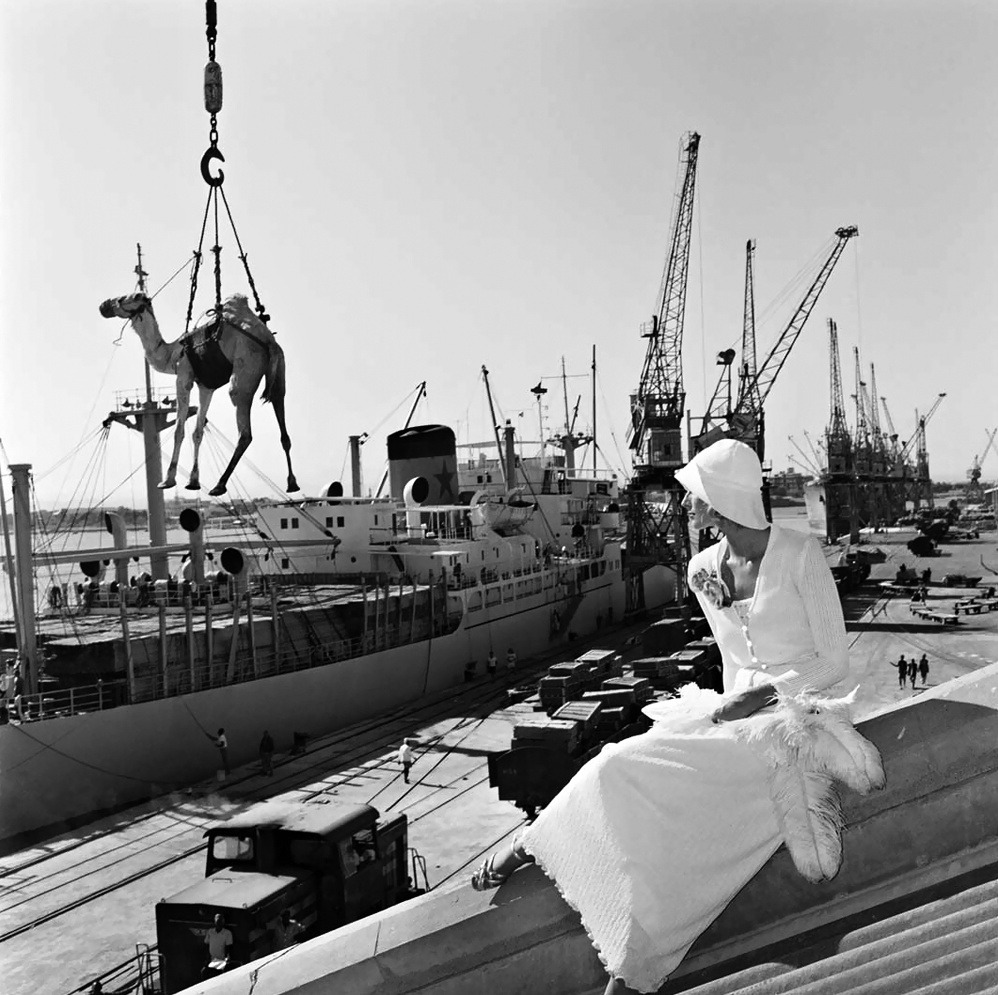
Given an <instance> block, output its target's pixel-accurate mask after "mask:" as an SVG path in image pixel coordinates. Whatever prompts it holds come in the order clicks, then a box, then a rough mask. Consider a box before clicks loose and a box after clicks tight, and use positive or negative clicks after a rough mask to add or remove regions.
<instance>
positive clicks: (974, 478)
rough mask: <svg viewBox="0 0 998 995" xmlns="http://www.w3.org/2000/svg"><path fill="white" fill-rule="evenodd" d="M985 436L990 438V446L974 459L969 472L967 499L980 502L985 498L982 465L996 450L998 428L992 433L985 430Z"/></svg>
mask: <svg viewBox="0 0 998 995" xmlns="http://www.w3.org/2000/svg"><path fill="white" fill-rule="evenodd" d="M984 432H985V434H986V435H987V437H988V444H987V445H986V446H985V447H984V452H983V454H982V455H980V456H975V457H974V462H973V463H971V465H970V469H969V470H968V471H967V480H968V481H969V482H968V484H967V498H968V500H971V501H980V500H981V499H982V498H983V497H984V490H983V488H982V487H981V472H982V471H981V464H982V463H983V462H984V461H985V460H986V459H987V458H988V453H989V452H991V450H992V449H993V448H994V444H995V436H996V435H998V428H995V429H992V430H991V431H990V432H989V431H988V430H987V429H985V430H984Z"/></svg>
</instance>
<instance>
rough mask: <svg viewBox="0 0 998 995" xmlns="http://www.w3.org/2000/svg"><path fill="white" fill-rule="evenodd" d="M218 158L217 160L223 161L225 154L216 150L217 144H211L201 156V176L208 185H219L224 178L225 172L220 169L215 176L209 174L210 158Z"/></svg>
mask: <svg viewBox="0 0 998 995" xmlns="http://www.w3.org/2000/svg"><path fill="white" fill-rule="evenodd" d="M212 159H218V161H219V162H225V156H224V155H222V153H221V152H219V150H218V146H216V145H212V146H211V148H209V149H208V151H207V152H205V154H204V155H203V156H201V176H202V178H203V179H204V181H205V183H207V184H208V186H210V187H220V186H221V185H222V182H223V181H224V180H225V173H223V172H222V170H219V171H218V175H217V176H212V175H211V160H212Z"/></svg>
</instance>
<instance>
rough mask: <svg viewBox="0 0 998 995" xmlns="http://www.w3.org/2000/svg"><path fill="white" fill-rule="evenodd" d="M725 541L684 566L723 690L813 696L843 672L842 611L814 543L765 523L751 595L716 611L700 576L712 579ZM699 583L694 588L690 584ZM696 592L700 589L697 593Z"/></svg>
mask: <svg viewBox="0 0 998 995" xmlns="http://www.w3.org/2000/svg"><path fill="white" fill-rule="evenodd" d="M726 547H727V539H721V541H720V542H719V543H716V544H715V545H713V546H710V547H708V548H707V549H704V550H701V551H700V552H699V553H697V554H696V556H694V557H693V558H692V559H691V560H690V564H689V571H688V579H689V581H690V587H691V589H692V590H693V592H694V593H695V594H696V596H697V600H698V601H699V602H700V605H701V607H702V609H703V612H704V614H705V616H706V617H707V620H708V622H709V623H710V627H711V630H712V631H713V633H714V636H715V638H716V639H717V642H718V645H719V647H720V650H721V658H722V661H723V665H724V690H725V691H726V692H732V691H735V692H737V691H744V690H746V689H747V688H750V687H755V686H757V685H759V684H766V683H768V684H773V685H775V686H776V688H777V689H778V690H779V691H780V692H781V693H782V694H787V695H793V694H796V693H798V692H800V691H818V690H823V689H825V688H829V687H831V686H832V685H833V684H836V683H838V682H839V681H841V680H843V679H844V678H845V677H846V676H847V675H848V673H849V650H848V643H847V640H846V631H845V623H844V621H843V618H842V606H841V604H840V602H839V597H838V592H837V591H836V589H835V581H834V580H833V579H832V574H831V571H830V570H829V568H828V565H827V564H826V562H825V558H824V556H823V555H822V552H821V548H820V547H819V546H818V543H817V541H816V540H814V539H813V538H812V537H811V536H809V535H806V534H805V533H803V532H796V531H794V530H792V529H784V528H780V527H779V526H776V525H774V526H772V528H771V531H770V536H769V545H768V546H767V547H766V552H765V554H764V556H763V558H762V561H761V563H760V565H759V575H758V579H757V580H756V586H755V594H754V596H753V597H752V598H751V599H750V601H749V602H748V603H747V605H746V604H745V603H741V604H740V605H739V607H740V608H741V609H742V611H741V615H740V614H739V610H738V607H734V606H724V607H717V606H716V605H715V603H714V600H716V599H711V598H710V596H709V595H710V591H711V589H713V588H714V585H713V584H710V583H708V584H707V589H706V590H704V585H703V583H702V582H703V579H704V577H705V576H706V577H708V578H710V577H712V578H715V579H716V578H719V577H720V573H721V571H720V565H721V557H722V555H723V553H724V551H725V549H726ZM698 579H699V581H700V583H699V584H698V583H697V580H698ZM698 587H699V589H698Z"/></svg>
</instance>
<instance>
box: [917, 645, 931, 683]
mask: <svg viewBox="0 0 998 995" xmlns="http://www.w3.org/2000/svg"><path fill="white" fill-rule="evenodd" d="M918 672H919V673H920V674H921V675H922V685H923V686H924V685H925V682H926V681H927V680H928V679H929V658H928V657H927V656H926V655H925V654H924V653H923V654H922V659H921V660H919V661H918Z"/></svg>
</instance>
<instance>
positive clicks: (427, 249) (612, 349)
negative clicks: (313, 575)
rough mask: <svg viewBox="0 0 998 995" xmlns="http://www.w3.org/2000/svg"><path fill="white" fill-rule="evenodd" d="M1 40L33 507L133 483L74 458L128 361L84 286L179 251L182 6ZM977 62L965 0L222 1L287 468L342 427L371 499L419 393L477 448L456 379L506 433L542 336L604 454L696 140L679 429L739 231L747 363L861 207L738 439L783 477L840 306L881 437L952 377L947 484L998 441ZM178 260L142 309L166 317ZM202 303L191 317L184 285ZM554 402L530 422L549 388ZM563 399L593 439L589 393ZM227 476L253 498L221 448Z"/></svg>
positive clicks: (310, 486) (807, 425)
mask: <svg viewBox="0 0 998 995" xmlns="http://www.w3.org/2000/svg"><path fill="white" fill-rule="evenodd" d="M0 39H2V42H0V44H2V50H0V78H2V83H3V86H2V104H0V115H2V117H0V126H2V135H3V141H2V150H3V151H2V153H0V232H2V235H0V245H2V259H0V309H2V313H0V335H2V343H0V345H2V353H0V355H2V368H3V379H2V383H0V441H2V443H3V451H2V452H0V457H2V462H3V464H4V466H5V465H6V462H7V461H10V462H30V463H32V464H34V468H35V481H36V488H37V493H38V496H39V498H40V499H41V500H42V501H43V502H45V503H66V502H68V501H70V500H81V499H82V498H83V496H84V494H86V495H87V497H88V499H93V497H94V496H95V495H97V494H107V495H108V496H109V501H110V503H112V504H131V503H141V502H142V499H143V498H142V487H143V484H142V476H141V474H138V475H136V476H134V477H132V478H131V479H130V480H127V481H126V478H128V475H129V474H130V473H131V472H132V469H133V468H134V467H135V465H136V464H137V460H138V459H139V456H140V453H141V447H140V444H139V439H138V438H137V436H136V435H135V433H130V432H127V431H125V430H123V429H121V428H115V429H114V430H113V431H112V433H111V437H110V440H109V441H108V444H107V447H106V450H105V449H98V448H97V446H96V444H95V435H96V432H97V430H98V429H99V426H100V422H101V420H102V419H103V418H104V416H105V415H106V414H107V412H108V411H109V410H110V409H111V408H112V407H113V406H114V403H115V400H114V398H115V391H118V390H128V389H133V388H138V387H140V386H141V384H142V354H141V347H140V344H139V341H138V339H137V337H136V336H135V335H134V334H133V333H132V332H131V330H130V329H127V328H125V330H124V334H123V336H122V338H121V341H120V343H116V339H117V338H118V336H119V333H120V332H121V331H122V324H123V323H122V322H120V321H117V320H114V321H111V320H104V319H103V318H101V317H100V315H99V314H98V311H97V306H98V304H99V303H100V301H101V300H103V299H104V298H106V297H110V296H117V295H121V294H124V293H128V292H130V291H131V290H132V289H134V281H135V277H134V274H133V272H132V270H133V267H134V266H135V245H136V243H137V242H141V243H142V247H143V250H144V253H145V264H146V269H147V270H148V272H149V274H150V286H151V287H152V288H154V289H155V288H158V287H159V286H160V285H161V284H163V283H164V282H165V281H166V280H167V279H168V278H169V277H170V276H171V274H173V273H174V271H175V270H177V269H178V268H179V267H181V266H182V265H183V264H184V262H185V260H186V259H188V258H189V256H190V255H191V253H192V251H193V249H194V248H195V246H196V244H197V241H198V235H199V231H200V225H201V217H202V212H203V210H204V205H205V199H206V195H207V187H206V186H205V185H204V183H203V181H202V179H201V176H200V172H199V168H198V164H199V160H200V157H201V154H202V152H203V151H204V149H205V148H206V146H207V133H208V115H207V114H206V112H205V111H204V108H203V104H202V94H201V86H202V69H203V64H204V62H205V61H206V57H207V56H206V43H205V38H204V4H203V3H202V2H200V0H3V3H0ZM996 49H998V8H996V6H995V4H994V3H993V2H992V0H977V2H967V0H910V2H901V0H863V2H849V0H833V2H819V0H792V2H791V0H784V2H767V0H738V2H736V0H726V2H721V0H689V2H672V0H574V2H570V0H502V2H499V0H434V2H431V0H280V2H275V0H239V2H234V0H219V37H218V49H217V58H218V61H219V62H220V63H221V65H222V70H223V73H224V82H225V105H224V108H223V110H222V112H221V114H220V116H219V130H220V142H219V144H220V148H221V149H222V151H223V153H224V155H225V158H226V161H225V164H224V167H223V168H224V170H225V174H226V180H225V191H226V194H227V196H228V199H229V204H230V206H231V208H232V210H233V213H234V216H235V220H236V223H237V227H238V230H239V235H240V238H241V239H242V243H243V246H244V248H245V249H246V251H247V252H248V254H249V260H250V264H251V267H252V270H253V275H254V278H255V280H256V284H257V287H258V289H259V291H260V293H261V296H262V298H263V301H264V303H265V304H266V306H267V308H268V310H269V312H270V314H271V315H272V322H271V327H272V328H273V329H274V330H275V331H276V332H277V334H278V340H279V341H280V342H281V344H282V346H283V348H284V350H285V352H286V354H287V363H288V427H289V430H290V433H291V437H292V440H293V442H294V450H293V457H294V460H295V464H296V465H295V469H296V471H297V473H298V478H299V481H300V482H301V484H302V486H303V489H304V490H305V491H306V492H308V493H316V492H318V491H320V490H321V489H323V488H325V487H326V485H327V484H328V483H329V482H330V481H331V480H334V479H340V478H343V479H348V477H349V469H348V468H345V456H346V446H347V437H348V436H349V435H350V434H359V433H362V432H368V433H370V440H369V442H368V443H367V445H366V446H365V448H364V456H365V465H364V470H365V483H366V484H367V485H369V486H376V485H377V482H378V480H379V478H380V476H381V471H382V467H383V465H384V439H385V435H386V434H387V432H389V431H391V430H394V429H395V428H397V427H400V425H401V423H402V421H403V420H404V418H405V415H406V413H407V400H406V398H407V395H410V394H411V392H412V391H413V389H414V387H415V385H416V384H417V383H418V382H419V381H420V380H424V379H425V380H427V381H428V391H429V398H428V401H427V402H425V403H424V404H423V405H422V406H421V408H420V409H419V412H418V413H417V421H420V422H430V421H441V422H447V423H450V424H452V425H454V426H455V428H456V429H457V430H458V434H459V441H468V440H474V439H479V438H483V437H485V435H484V433H487V431H488V426H489V424H490V421H489V416H488V413H487V408H486V402H485V394H484V390H483V387H482V382H481V375H480V369H481V367H482V365H483V364H484V365H486V366H487V367H488V368H489V370H490V373H491V381H492V385H493V388H494V391H495V395H496V398H497V400H498V402H499V404H500V406H501V410H502V412H503V415H504V416H506V417H510V418H512V419H513V420H514V422H515V423H517V424H519V425H520V426H521V428H522V431H523V435H524V436H525V437H526V438H527V439H536V438H537V433H538V428H537V412H536V408H535V407H533V406H532V396H531V394H530V393H529V388H530V387H531V386H533V385H534V384H536V383H537V382H538V379H539V378H542V377H554V376H556V375H557V374H558V373H559V372H560V369H561V358H562V357H563V356H564V357H565V362H566V366H567V369H568V372H569V373H570V374H573V375H584V374H587V373H588V370H589V365H590V356H591V350H592V347H593V345H595V346H596V349H597V361H598V364H599V401H598V406H597V429H598V433H599V439H600V443H601V447H602V449H603V450H604V452H605V453H606V455H607V457H608V458H609V460H610V461H611V463H612V464H614V465H616V466H623V465H626V464H627V463H628V456H627V449H626V442H625V430H626V425H627V419H628V394H629V392H630V391H631V390H632V389H633V388H634V387H635V386H636V382H637V379H638V376H639V373H640V370H641V363H642V359H643V355H644V342H643V341H642V339H641V338H640V336H639V332H638V327H639V325H640V323H641V322H643V321H646V320H648V318H649V316H650V315H651V313H652V311H653V309H654V308H655V306H656V295H657V292H658V288H659V284H660V281H661V275H662V269H663V265H664V261H665V258H666V253H667V250H668V243H669V238H670V230H669V226H670V219H671V214H672V206H673V201H674V196H675V193H676V184H677V164H678V158H679V150H680V143H681V140H682V137H683V135H684V133H686V132H688V131H690V130H696V131H698V132H699V133H700V134H701V135H702V141H701V144H700V162H699V172H698V183H697V203H696V210H695V218H694V233H693V245H692V253H691V265H690V275H689V290H688V306H687V313H686V332H685V337H684V343H683V351H684V369H685V380H686V386H687V391H688V395H689V403H690V409H691V411H692V413H693V415H694V416H695V417H696V416H699V415H701V414H702V413H703V410H704V406H705V403H706V401H707V398H708V397H709V395H710V393H711V391H712V390H713V386H714V382H715V379H716V368H715V366H714V365H713V364H714V356H715V354H716V352H717V351H719V350H721V349H724V348H726V347H728V346H731V345H737V343H738V341H739V339H740V335H741V314H742V293H743V286H742V284H743V273H744V245H745V241H746V239H748V238H754V239H756V241H757V250H756V264H755V269H756V302H757V310H758V312H759V315H760V319H762V318H763V317H767V316H768V320H767V321H765V322H762V321H761V320H760V329H759V351H760V353H761V354H762V355H765V354H766V353H767V352H768V349H769V347H770V346H771V345H772V344H773V342H774V341H775V339H776V337H777V335H778V333H779V332H780V331H781V330H782V328H783V327H784V325H785V324H786V323H787V322H788V321H789V319H790V317H791V315H792V313H793V311H794V309H795V307H796V305H797V303H798V302H799V298H800V297H801V296H802V295H803V291H804V289H806V285H803V284H800V283H799V282H798V283H793V281H794V279H795V278H796V277H797V276H798V275H799V273H800V271H801V270H802V268H804V267H807V266H808V265H810V266H811V267H812V268H811V269H810V270H809V271H808V272H809V273H811V274H813V273H814V272H815V271H816V264H817V262H818V261H820V260H819V254H820V253H821V252H823V251H826V250H827V247H828V246H829V245H830V239H831V236H832V234H833V232H834V230H835V229H836V228H838V227H840V226H842V225H852V224H855V225H857V226H858V227H859V229H860V236H859V238H858V239H854V240H853V241H852V242H851V243H850V245H849V246H848V248H847V250H846V252H845V254H844V255H843V257H842V259H841V261H840V263H839V265H838V267H837V269H836V271H835V272H834V273H833V274H832V277H831V280H830V281H829V283H828V286H827V287H826V289H825V292H824V294H823V296H822V297H821V298H820V300H819V301H818V304H817V307H816V308H815V310H814V312H813V313H812V315H811V318H810V321H809V322H808V324H807V326H806V327H805V329H804V332H803V334H802V335H801V338H800V340H799V341H798V343H797V345H796V347H795V349H794V351H793V352H792V353H791V355H790V357H789V359H788V361H787V364H786V366H785V367H784V369H783V371H782V373H781V375H780V377H779V379H778V380H777V382H776V384H775V386H774V388H773V390H772V393H771V394H770V396H769V401H768V404H767V428H768V433H767V439H768V455H769V456H770V457H771V458H772V461H773V463H774V466H775V468H776V469H777V470H780V469H785V468H787V467H788V466H789V465H790V463H789V456H790V455H791V454H793V455H796V451H795V450H794V449H793V447H792V445H791V444H790V443H789V442H788V440H787V437H788V436H789V435H793V436H794V437H795V438H796V439H797V440H798V442H799V443H800V444H801V445H802V446H803V447H804V448H805V449H806V448H807V444H806V441H805V439H804V437H803V430H805V429H806V430H807V431H808V432H809V433H810V434H811V435H812V436H813V437H818V436H819V435H820V434H821V432H822V430H823V429H824V427H825V425H826V423H827V420H828V403H829V402H828V393H829V392H828V337H827V330H826V322H827V319H828V318H829V317H833V318H835V320H836V322H837V324H838V329H839V337H840V341H841V347H842V366H843V379H844V384H845V393H846V395H847V398H848V395H850V394H851V393H853V392H854V374H853V356H852V348H853V346H854V345H859V347H860V349H861V353H862V359H863V364H864V378H866V379H868V372H869V364H870V363H871V362H873V363H874V364H875V365H876V369H877V386H878V392H879V394H881V395H883V396H885V397H886V398H887V401H888V405H889V407H890V410H891V413H892V415H893V419H894V422H895V424H896V426H897V429H898V431H899V433H900V434H901V436H902V437H904V438H907V437H908V436H909V435H911V434H912V432H913V431H914V424H915V422H914V412H915V409H916V408H918V409H919V410H921V411H923V412H924V411H926V410H927V409H928V408H929V407H930V406H931V405H932V403H933V401H934V400H935V398H936V396H937V394H938V393H939V392H942V391H945V392H947V394H948V396H947V398H946V399H945V400H944V401H943V402H942V404H941V406H940V408H939V410H938V411H937V413H936V415H935V417H934V418H933V420H932V421H931V422H930V424H929V429H928V439H929V451H930V458H931V466H932V470H933V474H934V476H936V477H937V478H938V479H946V478H949V479H963V478H964V476H965V473H966V470H967V468H968V467H969V466H970V464H971V460H972V459H973V457H974V455H975V454H978V453H982V452H983V450H984V446H985V441H986V436H985V428H986V427H987V428H993V427H994V426H996V425H998V405H996V401H995V372H996V363H995V346H994V322H995V314H996V296H998V279H996V276H995V270H996V265H998V252H996V248H998V234H996V232H998V211H996V200H995V189H996V177H998V116H996V114H995V109H994V98H995V93H996V92H998V69H996V61H995V58H994V52H995V51H996ZM210 241H211V240H210V239H209V240H208V245H210ZM222 244H223V253H222V261H223V286H224V289H225V292H226V293H228V292H234V291H238V290H244V289H245V287H246V284H245V280H244V278H243V276H242V273H241V268H240V266H239V263H238V260H237V258H236V256H237V251H236V248H235V245H234V242H233V239H232V236H231V232H230V231H229V230H228V229H227V228H224V229H223V238H222ZM206 248H207V245H206ZM185 280H186V276H185V274H183V273H182V274H181V276H180V277H178V278H177V279H176V280H175V281H174V282H173V283H172V284H171V285H170V286H169V287H168V289H167V290H165V291H164V292H163V293H162V294H161V295H160V296H159V297H158V298H157V300H156V310H157V316H158V318H159V320H160V324H161V327H162V329H163V334H164V336H165V337H166V338H167V339H174V338H176V337H177V336H178V335H179V334H180V333H181V331H182V330H183V322H184V315H185V312H186V307H187V296H188V293H189V288H188V286H187V284H186V282H185ZM200 288H201V289H200V293H199V297H198V304H197V306H196V314H200V313H201V312H202V311H203V310H204V309H205V308H207V307H209V306H211V304H212V303H213V296H212V295H213V291H212V279H211V274H210V270H203V271H202V275H201V279H200ZM155 383H156V385H157V386H163V387H171V386H172V385H171V383H170V379H169V378H167V377H162V376H159V375H156V376H155ZM547 386H548V387H549V388H550V389H551V392H550V393H549V394H548V395H547V401H548V410H547V412H546V420H547V430H548V431H551V432H554V431H556V430H557V429H558V427H559V425H560V424H561V423H563V421H564V405H563V402H562V400H561V396H560V393H559V392H558V384H557V383H556V382H555V381H553V380H552V381H548V382H547ZM569 391H570V397H569V403H570V405H571V406H573V407H574V405H575V402H576V398H577V397H579V396H580V395H581V397H582V401H581V404H580V408H579V422H578V426H581V427H587V426H588V425H589V423H590V422H591V415H590V410H589V409H590V387H589V385H588V383H587V381H586V380H585V379H581V378H579V379H572V380H570V381H569ZM848 407H849V414H850V418H851V417H852V414H853V407H852V403H851V402H848ZM521 412H523V416H522V418H521V417H520V413H521ZM212 415H213V418H212V424H213V426H214V430H215V433H220V435H221V440H219V439H218V437H217V436H216V442H215V443H213V444H209V442H208V441H207V440H206V442H205V446H204V448H203V451H202V473H203V478H204V479H205V481H206V483H207V484H208V485H209V486H210V484H211V483H213V482H214V477H215V476H216V475H217V473H218V470H219V460H223V462H224V458H227V456H226V452H225V448H224V447H225V440H233V441H234V439H235V434H236V433H235V419H234V413H233V410H232V408H231V405H230V404H229V401H228V398H227V397H226V396H224V394H223V393H222V392H220V393H219V395H218V396H217V397H216V399H215V402H214V406H213V408H212ZM254 416H255V418H254V430H255V438H254V442H253V445H252V447H251V448H250V450H249V452H248V460H249V461H251V462H252V464H253V465H255V466H257V467H259V468H260V469H261V470H262V471H263V472H264V474H266V476H268V477H269V478H271V479H272V480H274V481H276V482H277V484H278V485H280V484H281V483H282V482H283V480H284V470H283V456H282V453H281V449H280V445H279V441H278V433H277V429H276V425H275V423H274V419H273V415H272V412H271V411H270V409H269V407H268V406H265V405H262V404H260V403H259V402H258V403H257V404H256V406H255V407H254ZM611 430H612V432H613V435H612V436H611ZM213 434H214V433H213ZM167 442H168V440H167V439H166V437H164V445H166V443H167ZM619 454H622V455H619ZM189 463H190V449H189V447H187V448H185V450H184V453H183V455H182V460H181V465H182V467H186V466H189ZM628 468H629V466H628ZM984 475H985V477H986V478H993V477H995V476H996V475H998V455H996V454H995V453H992V454H991V455H990V456H989V457H988V459H987V461H986V462H985V464H984ZM123 481H126V482H124V483H122V482H123ZM232 493H233V494H245V493H249V494H253V495H270V494H273V496H277V495H278V494H279V491H273V490H272V489H271V487H270V485H269V484H267V483H266V482H265V481H264V480H263V479H262V478H260V477H257V476H256V475H255V474H254V473H253V472H252V471H251V468H250V467H249V466H248V465H246V466H245V468H244V472H243V473H242V474H241V475H240V478H239V482H238V484H237V485H236V486H235V487H233V489H232Z"/></svg>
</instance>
